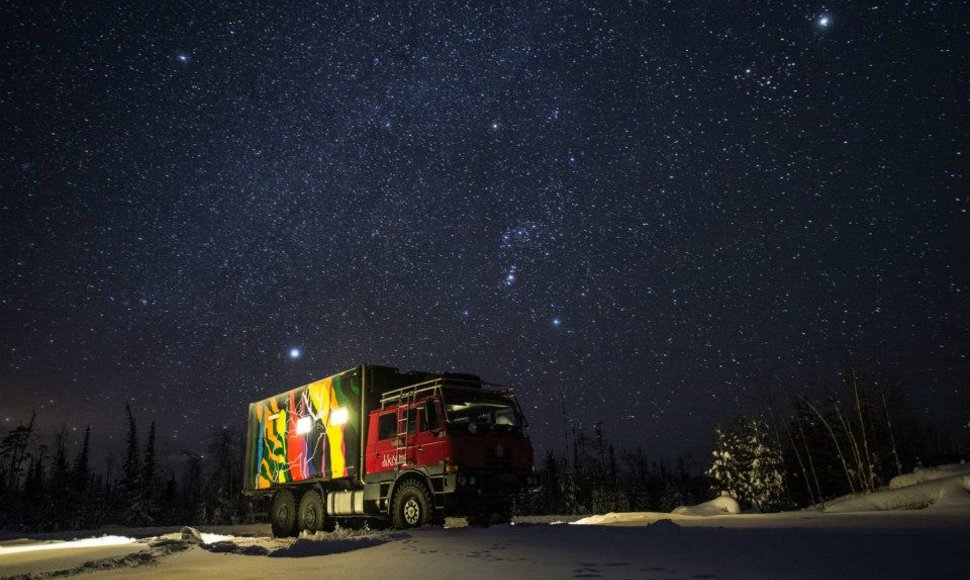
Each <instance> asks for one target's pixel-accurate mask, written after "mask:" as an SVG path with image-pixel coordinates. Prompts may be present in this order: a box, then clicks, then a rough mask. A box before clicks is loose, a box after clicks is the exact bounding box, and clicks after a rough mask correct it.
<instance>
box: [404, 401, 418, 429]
mask: <svg viewBox="0 0 970 580" xmlns="http://www.w3.org/2000/svg"><path fill="white" fill-rule="evenodd" d="M404 420H405V423H404V425H402V428H403V429H406V430H407V432H408V433H414V432H415V431H417V430H418V408H417V407H411V408H410V409H408V412H407V413H406V414H405V418H404Z"/></svg>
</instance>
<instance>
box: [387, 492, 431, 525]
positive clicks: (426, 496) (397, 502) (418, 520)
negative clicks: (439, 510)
mask: <svg viewBox="0 0 970 580" xmlns="http://www.w3.org/2000/svg"><path fill="white" fill-rule="evenodd" d="M393 520H394V527H395V528H397V529H399V530H403V529H405V528H420V527H421V526H423V525H425V524H427V523H428V522H429V521H431V494H430V493H428V488H427V487H425V485H424V484H423V483H420V482H417V481H406V482H404V483H403V484H401V487H400V489H398V490H397V493H396V494H394V514H393Z"/></svg>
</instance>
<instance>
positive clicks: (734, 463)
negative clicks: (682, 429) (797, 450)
mask: <svg viewBox="0 0 970 580" xmlns="http://www.w3.org/2000/svg"><path fill="white" fill-rule="evenodd" d="M714 438H715V446H716V448H715V449H714V452H713V457H714V461H713V463H712V464H711V467H710V468H709V469H708V470H707V472H706V473H707V476H708V477H710V478H711V479H713V480H714V486H713V487H714V491H716V492H720V493H724V492H726V493H727V494H728V495H730V496H731V497H734V498H736V499H737V500H739V501H741V502H744V503H748V504H750V505H751V506H752V507H754V508H755V509H756V510H758V511H762V512H763V511H772V510H777V509H779V508H780V504H781V499H782V497H783V495H784V492H785V479H784V476H783V475H782V470H783V464H782V454H781V449H780V448H779V446H778V444H777V442H776V441H775V440H774V439H773V438H772V437H771V435H770V433H769V431H768V424H767V423H766V422H765V421H764V420H762V419H753V420H750V421H748V420H747V419H745V418H743V417H739V418H737V419H736V420H735V421H734V425H733V427H732V429H731V431H730V432H725V431H723V430H722V429H721V428H720V427H716V428H715V429H714Z"/></svg>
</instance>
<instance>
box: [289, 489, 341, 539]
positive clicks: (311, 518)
mask: <svg viewBox="0 0 970 580" xmlns="http://www.w3.org/2000/svg"><path fill="white" fill-rule="evenodd" d="M296 521H297V529H298V530H306V531H308V532H310V533H311V534H313V533H316V532H332V531H333V530H334V520H333V518H328V517H327V515H326V510H325V509H324V506H323V496H321V495H320V492H318V491H316V490H310V491H308V492H306V493H304V494H303V497H302V498H301V499H300V509H299V510H297V518H296Z"/></svg>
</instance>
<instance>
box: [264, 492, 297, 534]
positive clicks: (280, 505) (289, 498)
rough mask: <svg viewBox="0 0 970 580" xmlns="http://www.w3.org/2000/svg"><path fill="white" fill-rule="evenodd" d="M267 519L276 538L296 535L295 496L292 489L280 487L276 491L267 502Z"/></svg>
mask: <svg viewBox="0 0 970 580" xmlns="http://www.w3.org/2000/svg"><path fill="white" fill-rule="evenodd" d="M269 519H270V524H271V525H272V527H273V535H274V536H276V537H277V538H287V537H290V536H295V535H297V532H298V530H297V529H296V496H295V495H293V492H292V491H290V490H288V489H281V490H279V491H278V492H276V495H274V496H273V500H272V501H271V502H270V504H269Z"/></svg>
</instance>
